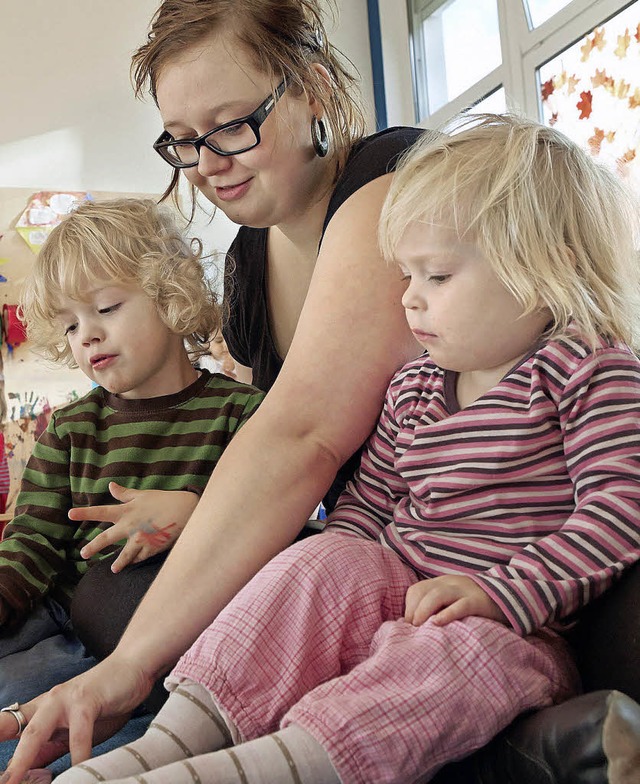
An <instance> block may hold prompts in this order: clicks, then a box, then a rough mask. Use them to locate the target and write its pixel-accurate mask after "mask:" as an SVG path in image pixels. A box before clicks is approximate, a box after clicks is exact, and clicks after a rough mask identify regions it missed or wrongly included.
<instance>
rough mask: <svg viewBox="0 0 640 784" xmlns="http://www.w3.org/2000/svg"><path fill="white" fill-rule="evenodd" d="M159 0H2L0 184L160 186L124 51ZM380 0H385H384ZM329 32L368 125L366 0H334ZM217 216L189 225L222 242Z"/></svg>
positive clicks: (150, 124) (225, 230) (158, 164)
mask: <svg viewBox="0 0 640 784" xmlns="http://www.w3.org/2000/svg"><path fill="white" fill-rule="evenodd" d="M158 2H159V0H82V2H79V0H56V2H51V0H21V1H20V2H18V1H16V0H11V2H7V3H3V4H2V5H3V6H4V7H3V8H2V23H1V24H0V63H1V65H2V68H0V97H1V99H2V110H1V111H2V122H1V123H0V188H1V187H12V188H33V189H34V190H40V189H44V190H89V191H91V190H95V191H121V192H147V193H160V192H161V191H162V190H164V187H165V185H166V183H167V182H168V171H167V168H168V167H167V165H166V164H165V163H164V162H163V161H162V160H161V159H160V158H159V156H158V155H157V154H156V153H155V152H154V151H153V149H152V148H151V142H152V141H153V139H155V138H156V137H157V135H158V134H159V132H160V130H161V126H160V119H159V116H158V114H157V110H156V108H155V106H154V104H153V102H152V101H150V100H149V101H147V102H141V101H137V100H135V99H134V97H133V91H132V88H131V85H130V81H129V63H130V59H131V54H132V52H133V51H134V50H135V49H136V48H137V47H138V46H139V45H140V44H141V43H142V42H143V41H144V38H145V35H146V31H147V27H148V23H149V21H150V19H151V17H152V15H153V13H154V11H155V10H156V8H157V6H158ZM383 2H384V0H383ZM338 6H339V10H340V17H339V24H338V27H337V28H336V29H335V30H334V34H333V36H332V39H333V40H334V42H335V43H336V45H337V46H338V47H339V48H340V49H341V50H342V51H343V52H344V53H345V54H346V55H347V56H348V57H349V58H350V59H351V60H352V61H353V63H354V64H355V66H356V67H357V68H358V70H359V71H360V74H361V76H362V89H363V94H364V99H365V103H366V105H367V107H368V116H369V121H370V123H371V127H373V116H374V114H373V86H372V77H371V60H370V55H369V39H368V25H367V4H366V0H339V2H338ZM235 231H236V228H235V226H233V225H232V224H230V223H229V222H228V221H227V220H226V218H224V216H223V215H221V214H220V215H218V216H216V218H215V220H214V223H213V224H212V225H209V223H208V221H207V220H206V218H205V216H204V215H200V219H199V220H198V224H197V226H196V227H195V233H198V234H202V235H204V237H205V242H206V244H207V245H208V246H209V247H212V246H213V247H217V248H219V249H221V250H224V249H226V247H227V245H228V243H229V242H230V241H231V239H232V237H233V236H234V234H235Z"/></svg>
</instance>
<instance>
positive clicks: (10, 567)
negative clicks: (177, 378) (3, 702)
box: [0, 370, 264, 620]
mask: <svg viewBox="0 0 640 784" xmlns="http://www.w3.org/2000/svg"><path fill="white" fill-rule="evenodd" d="M263 397H264V395H263V393H262V392H259V391H258V390H257V389H255V388H254V387H251V386H247V385H245V384H240V383H238V382H236V381H233V380H232V379H229V378H226V377H225V376H221V375H212V374H210V373H209V372H208V371H206V370H203V371H202V373H201V375H200V377H199V378H198V379H197V380H196V381H195V382H194V383H193V384H191V385H190V386H188V387H186V388H185V389H183V390H182V391H181V392H179V393H177V394H174V395H166V396H163V397H156V398H150V399H148V400H129V399H123V398H119V397H117V396H115V395H112V394H110V393H109V392H107V391H106V390H104V389H102V388H101V387H97V388H96V389H93V390H92V391H91V392H89V393H88V394H87V395H85V396H84V397H83V398H81V399H80V400H78V401H76V402H75V403H71V404H70V405H68V406H65V407H64V408H61V409H59V410H57V411H55V412H54V413H53V415H52V417H51V421H50V423H49V426H48V427H47V429H46V431H45V432H44V433H43V434H42V436H41V437H40V439H39V440H38V442H37V443H36V444H35V447H34V450H33V454H32V456H31V458H30V459H29V462H28V463H27V466H26V468H25V471H24V475H23V477H22V485H21V489H20V494H19V496H18V500H17V505H16V514H15V517H14V519H13V521H12V522H11V523H10V524H9V525H8V526H7V528H6V530H5V538H4V540H3V541H2V542H0V595H1V596H2V598H3V599H4V600H5V601H6V602H7V603H8V604H9V605H10V606H11V608H12V610H13V613H12V620H18V619H19V618H20V617H23V616H24V615H26V614H27V613H28V612H29V611H30V610H31V608H32V607H33V606H34V605H35V604H36V603H37V602H38V601H39V600H41V599H42V597H43V596H44V595H45V594H47V593H48V592H50V591H51V592H52V593H53V595H55V596H56V598H57V599H59V600H62V601H63V602H64V601H67V600H68V597H69V596H70V595H71V593H72V591H73V588H74V586H75V585H76V584H77V582H78V581H79V579H80V578H81V577H82V575H83V574H84V573H85V572H86V571H87V568H88V566H89V564H88V562H87V561H85V560H84V559H82V558H81V557H80V550H81V549H82V547H83V546H84V545H85V544H87V543H88V542H89V541H91V539H93V538H94V537H95V536H96V535H97V534H98V533H99V532H100V531H101V530H103V529H104V528H106V527H108V525H109V524H108V523H95V522H89V521H87V522H81V523H78V522H73V521H71V520H69V518H68V516H67V513H68V511H69V509H71V508H72V507H78V506H93V505H98V504H112V503H114V500H113V497H112V496H111V495H110V493H109V482H111V481H115V482H118V483H119V484H121V485H124V486H125V487H129V488H135V489H140V490H145V489H154V490H192V491H194V492H199V491H201V490H202V489H204V486H205V485H206V483H207V480H208V479H209V476H210V475H211V472H212V471H213V469H214V467H215V465H216V463H217V461H218V459H219V458H220V455H221V454H222V452H223V451H224V449H225V447H226V445H227V444H228V443H229V441H230V440H231V438H232V436H233V434H234V433H235V432H236V431H237V430H238V428H239V427H240V426H241V425H242V424H243V423H244V422H245V421H246V420H247V419H248V418H249V417H250V416H251V414H252V413H253V412H254V411H255V409H256V408H257V407H258V405H259V404H260V401H261V400H262V398H263ZM113 549H115V548H112V549H111V550H110V551H109V552H113ZM109 552H103V553H100V554H99V555H97V556H96V558H102V557H104V556H105V555H108V554H109Z"/></svg>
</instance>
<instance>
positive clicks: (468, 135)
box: [378, 114, 640, 348]
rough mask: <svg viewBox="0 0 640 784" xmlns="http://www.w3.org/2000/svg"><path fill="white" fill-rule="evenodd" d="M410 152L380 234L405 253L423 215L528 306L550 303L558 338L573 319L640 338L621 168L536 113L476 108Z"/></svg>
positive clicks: (633, 214)
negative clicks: (535, 118) (410, 231)
mask: <svg viewBox="0 0 640 784" xmlns="http://www.w3.org/2000/svg"><path fill="white" fill-rule="evenodd" d="M445 130H447V131H448V135H435V134H430V133H425V135H424V136H423V137H422V138H421V139H420V140H419V141H418V142H417V143H416V145H414V147H413V148H412V149H411V150H409V151H408V152H407V153H406V154H405V156H404V159H403V161H402V162H401V164H400V166H399V167H398V169H397V171H396V174H395V176H394V179H393V183H392V185H391V188H390V190H389V193H388V195H387V198H386V201H385V203H384V205H383V209H382V214H381V219H380V223H379V229H378V232H379V234H378V236H379V242H380V247H381V250H382V253H383V255H384V256H385V258H387V259H388V260H391V259H393V257H394V255H395V252H396V248H397V246H398V243H399V242H400V240H401V238H402V235H403V234H404V232H405V230H406V228H407V226H408V225H409V224H410V223H413V222H425V223H429V224H432V225H437V226H444V227H446V228H452V229H453V230H454V231H455V232H456V233H457V236H458V237H459V238H460V239H463V238H464V239H466V240H468V241H471V242H474V243H475V244H476V245H478V246H479V248H480V249H481V250H482V252H483V253H484V255H485V257H486V258H487V259H488V260H489V262H490V263H491V265H492V266H493V269H494V271H495V272H496V274H497V275H498V277H499V278H500V280H501V281H502V283H503V284H504V285H505V286H506V287H507V288H508V289H509V290H510V291H511V293H512V294H513V295H514V296H515V297H516V299H517V300H518V301H519V302H520V303H521V304H522V306H523V307H524V308H525V311H526V312H532V311H534V310H535V309H537V308H539V307H540V305H541V304H542V305H544V306H546V307H547V308H549V310H550V311H551V314H552V327H551V328H550V329H549V330H548V331H547V332H546V333H545V335H546V336H547V337H552V336H553V337H556V336H559V335H561V334H563V333H566V332H567V331H568V329H569V326H570V325H571V326H572V328H578V329H579V330H580V331H581V332H582V334H583V335H584V337H585V338H586V339H587V340H588V341H589V342H590V343H591V344H592V345H595V344H596V341H597V340H598V337H604V338H606V339H611V340H621V341H623V342H625V343H627V344H628V345H629V346H632V347H634V348H637V347H638V346H640V264H639V258H638V252H637V247H636V245H635V242H636V241H637V238H638V236H639V235H638V233H637V229H638V214H639V212H638V207H637V204H636V200H635V198H634V196H633V195H632V194H631V193H630V192H629V191H628V190H627V189H626V188H625V186H624V185H623V183H622V182H621V180H620V179H619V178H618V177H617V176H616V174H615V173H614V172H612V171H611V170H609V169H607V168H605V167H604V166H603V165H601V164H599V163H598V162H596V161H595V160H594V159H593V158H592V157H591V156H590V155H589V154H588V153H586V152H585V151H584V150H582V149H581V148H580V147H579V146H578V145H577V144H575V143H574V142H572V141H571V140H570V139H569V138H567V137H566V136H565V135H564V134H562V133H560V132H559V131H557V130H554V129H553V128H548V127H546V126H544V125H541V124H539V123H536V122H532V121H530V120H526V119H523V118H520V117H515V116H510V115H507V116H503V115H491V114H488V115H468V116H466V117H463V118H459V119H457V120H456V121H454V123H453V124H452V125H451V126H450V127H449V128H448V129H445Z"/></svg>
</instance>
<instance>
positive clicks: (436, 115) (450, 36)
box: [407, 0, 640, 127]
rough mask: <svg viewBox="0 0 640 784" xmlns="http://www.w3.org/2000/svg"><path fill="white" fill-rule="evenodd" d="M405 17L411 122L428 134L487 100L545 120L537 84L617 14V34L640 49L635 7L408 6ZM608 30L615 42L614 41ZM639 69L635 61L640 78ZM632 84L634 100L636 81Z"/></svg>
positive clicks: (479, 2)
mask: <svg viewBox="0 0 640 784" xmlns="http://www.w3.org/2000/svg"><path fill="white" fill-rule="evenodd" d="M407 9H408V16H409V23H410V27H411V45H412V46H411V49H412V61H413V62H412V67H413V76H414V80H413V81H414V104H415V111H416V120H417V121H418V122H419V123H420V124H421V125H429V126H431V127H437V126H439V125H442V124H443V123H444V122H446V121H447V120H448V119H449V118H450V117H452V116H453V115H455V114H457V113H459V112H461V111H464V110H465V109H467V108H469V107H471V106H477V107H482V108H484V106H485V104H484V101H485V100H488V98H489V96H492V98H493V103H494V104H495V105H500V100H501V98H502V99H504V103H505V104H506V108H509V109H514V110H517V111H520V112H523V113H524V114H526V115H528V116H529V117H535V118H537V119H543V113H542V112H543V107H542V100H541V92H540V86H541V84H542V83H543V82H541V81H540V79H543V77H545V76H546V78H545V79H544V81H548V79H549V78H556V77H554V74H555V72H556V71H557V70H558V68H559V69H560V70H559V71H558V73H559V74H561V73H562V68H563V66H562V65H561V63H562V62H564V60H562V61H561V60H558V59H557V58H558V57H561V58H565V59H566V58H567V57H569V56H570V54H569V52H570V51H572V50H571V47H573V46H574V45H576V42H579V41H581V40H582V39H583V38H584V37H585V36H588V35H589V34H590V33H591V31H593V30H595V29H596V28H597V27H598V26H601V25H603V24H604V23H605V22H606V21H607V20H609V19H612V17H615V16H616V15H618V14H620V15H621V17H622V12H624V14H625V17H624V22H622V21H621V22H620V23H619V24H618V27H619V28H620V29H622V30H623V32H624V29H627V28H628V35H629V38H630V46H631V44H632V43H633V44H634V45H636V44H637V45H640V42H638V41H635V42H634V40H633V37H634V35H635V34H636V25H637V24H639V23H640V0H634V2H629V0H407ZM611 24H612V25H613V21H612V22H611ZM616 24H617V23H616ZM618 27H616V28H615V29H616V30H617V29H618ZM611 30H612V32H611V36H610V37H611V40H613V38H612V37H613V36H614V35H617V34H618V33H617V32H613V31H614V27H613V26H612V27H611ZM614 48H615V47H614ZM571 56H573V54H571ZM594 60H595V58H594ZM631 60H632V58H629V64H630V63H631ZM638 63H639V60H638V57H637V56H636V57H635V67H636V71H638V72H639V73H640V67H639V65H638ZM556 76H557V75H556ZM625 78H627V81H629V79H630V78H628V77H625ZM629 84H630V85H632V87H630V89H631V92H632V94H633V93H634V89H635V88H636V87H638V88H640V76H638V77H636V78H634V79H633V81H629ZM636 124H638V120H637V119H636Z"/></svg>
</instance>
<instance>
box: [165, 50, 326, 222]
mask: <svg viewBox="0 0 640 784" xmlns="http://www.w3.org/2000/svg"><path fill="white" fill-rule="evenodd" d="M275 86H276V85H275V80H273V79H271V78H270V76H269V75H268V74H264V73H261V72H260V71H258V70H256V68H255V67H254V66H253V64H252V63H251V61H250V58H249V57H248V55H246V54H245V52H244V51H243V50H242V49H241V48H240V46H239V45H237V44H233V42H232V41H230V40H228V38H227V37H225V36H224V35H216V36H212V37H211V38H209V39H207V40H206V41H204V42H203V43H201V44H198V45H196V46H193V47H192V48H190V49H188V50H186V51H185V52H184V54H182V55H181V56H180V57H179V58H178V59H176V60H173V61H171V62H169V63H167V65H165V66H164V68H163V69H162V70H161V72H160V74H159V76H158V79H157V85H156V93H157V99H158V105H159V107H160V114H161V115H162V120H163V123H164V127H165V129H166V130H167V131H168V132H169V133H170V134H171V135H172V136H173V137H174V138H175V139H190V138H194V137H196V136H199V135H201V134H203V133H206V132H207V131H210V130H211V129H213V128H215V127H217V126H219V125H222V124H223V123H227V122H230V121H232V120H235V119H237V118H239V117H244V116H246V115H248V114H250V113H251V112H253V111H254V110H255V109H256V108H257V107H258V106H259V105H260V104H261V103H262V102H263V101H264V100H265V98H267V97H268V96H269V95H270V94H271V92H272V90H273V88H274V87H275ZM314 109H315V111H316V112H317V111H318V107H317V106H315V105H313V104H311V105H310V104H309V102H308V100H307V99H306V98H305V97H304V96H299V97H296V96H295V95H293V94H292V92H291V90H285V92H284V94H283V95H282V97H281V98H280V100H279V101H278V103H277V104H276V106H275V107H274V109H273V111H272V112H271V113H270V114H269V116H268V117H267V118H266V120H265V121H264V123H263V124H262V126H261V127H260V137H261V141H260V144H259V145H258V146H257V147H254V148H253V149H252V150H248V151H247V152H244V153H240V154H239V155H233V156H229V157H223V156H220V155H217V154H216V153H214V152H212V151H211V150H209V149H207V148H206V147H204V146H202V147H201V148H200V161H199V164H198V165H197V166H194V167H192V168H189V169H184V174H185V176H186V177H187V179H188V180H189V182H191V183H192V184H193V185H195V187H196V188H197V189H198V190H199V191H200V192H201V193H202V194H204V196H205V197H206V198H207V199H209V201H210V202H212V203H213V204H215V205H216V207H219V208H220V209H221V210H222V211H223V212H224V213H225V214H226V215H227V216H228V217H229V218H230V219H231V220H232V221H234V222H235V223H239V224H243V225H246V226H253V227H255V228H263V227H266V226H274V225H278V224H285V223H287V222H288V221H290V220H295V218H296V216H297V215H301V214H304V213H305V212H306V210H307V209H308V208H309V207H310V206H311V204H313V203H314V202H315V201H317V200H318V199H319V198H320V197H321V195H322V193H321V192H320V191H321V190H322V184H323V182H324V181H325V179H326V172H327V168H326V159H320V158H317V157H316V156H315V154H314V151H313V147H312V144H311V130H310V124H311V118H312V117H313V114H314Z"/></svg>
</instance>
